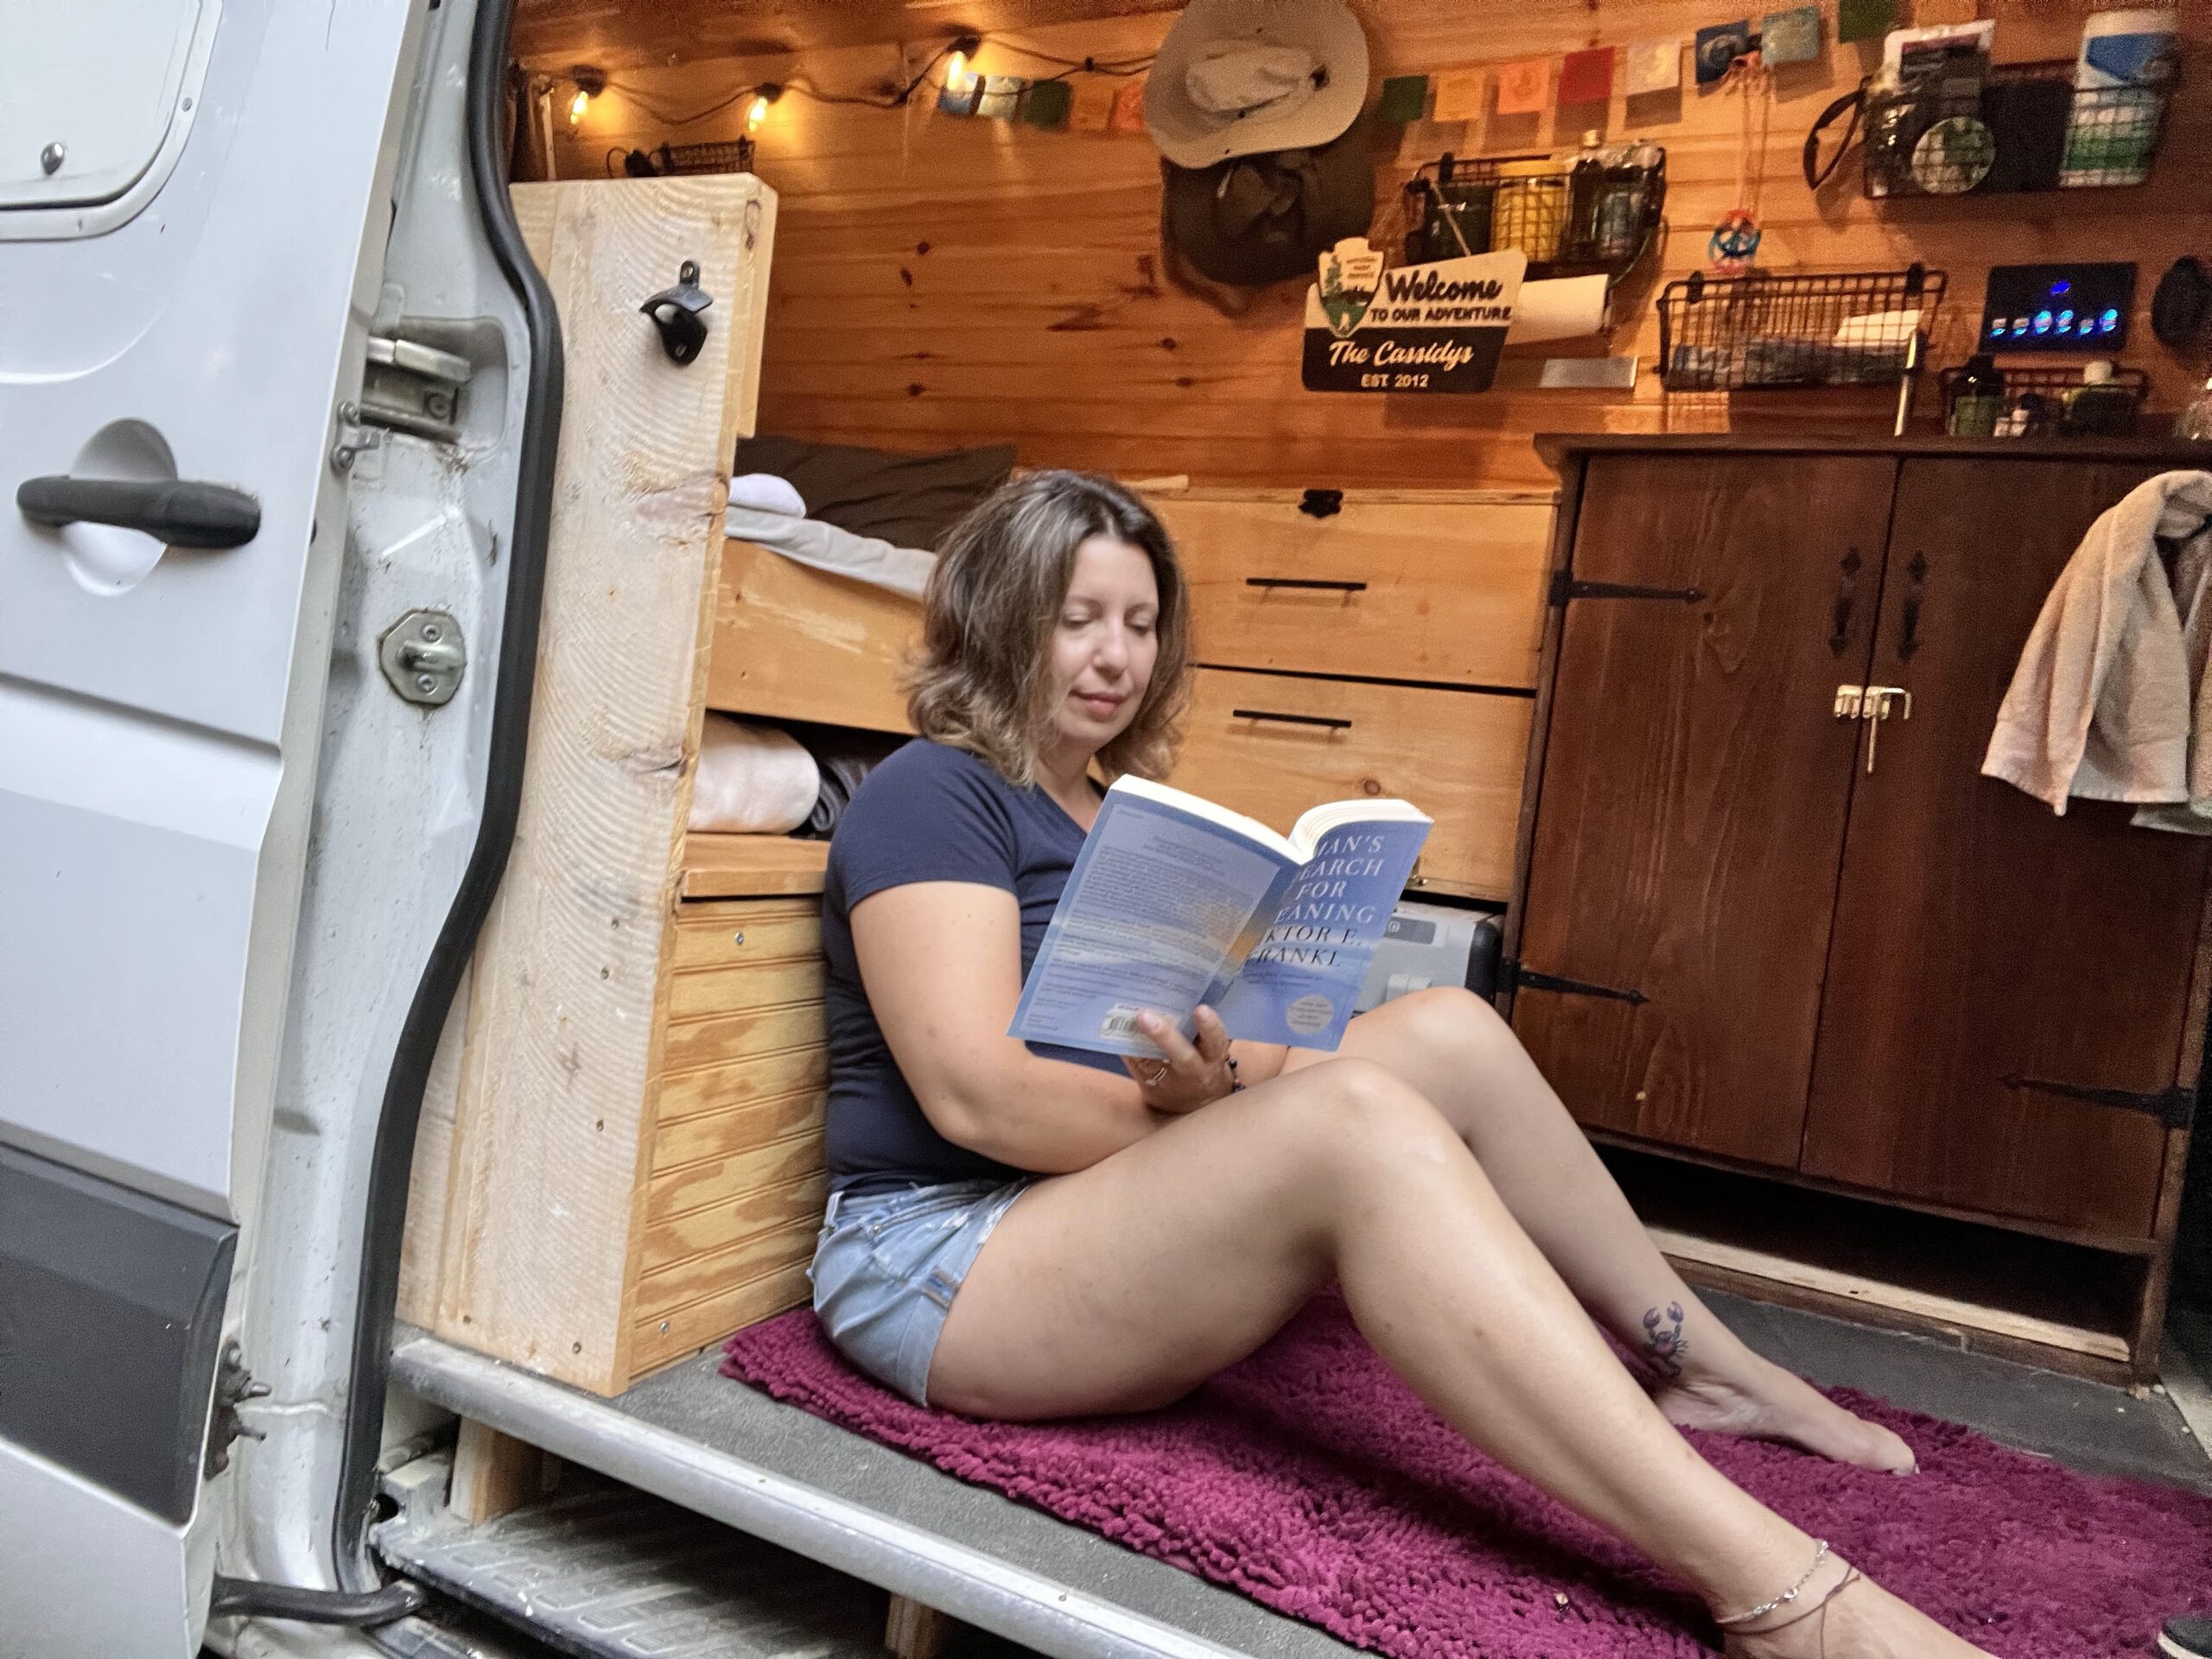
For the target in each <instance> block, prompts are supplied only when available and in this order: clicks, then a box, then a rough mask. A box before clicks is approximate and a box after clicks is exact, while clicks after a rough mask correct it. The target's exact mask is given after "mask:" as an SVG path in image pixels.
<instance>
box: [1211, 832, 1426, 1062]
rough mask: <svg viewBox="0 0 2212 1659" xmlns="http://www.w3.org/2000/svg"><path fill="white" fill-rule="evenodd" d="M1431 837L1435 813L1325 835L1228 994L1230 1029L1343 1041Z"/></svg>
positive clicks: (1275, 1039) (1308, 1041) (1269, 1038)
mask: <svg viewBox="0 0 2212 1659" xmlns="http://www.w3.org/2000/svg"><path fill="white" fill-rule="evenodd" d="M1427 838H1428V820H1427V819H1426V818H1421V819H1420V820H1419V821H1418V822H1408V821H1386V822H1383V823H1352V824H1346V825H1344V826H1343V827H1342V828H1340V829H1332V830H1329V831H1328V832H1327V833H1325V835H1323V836H1322V837H1321V839H1320V844H1319V846H1318V847H1317V848H1316V849H1314V853H1313V858H1312V859H1311V860H1310V861H1308V862H1307V863H1306V866H1305V868H1303V869H1301V870H1300V871H1299V873H1298V874H1297V876H1296V878H1295V879H1294V881H1293V883H1292V885H1291V887H1290V889H1289V891H1288V893H1286V894H1285V895H1284V897H1283V899H1282V902H1281V906H1278V908H1277V909H1276V910H1275V912H1274V925H1272V926H1270V927H1269V928H1268V930H1267V931H1266V932H1265V934H1264V935H1263V936H1262V938H1261V940H1260V943H1259V944H1258V945H1256V946H1255V948H1254V949H1253V950H1252V953H1251V955H1250V956H1249V957H1247V958H1246V959H1245V962H1244V966H1243V970H1242V971H1241V972H1240V973H1239V974H1238V975H1237V976H1236V983H1235V984H1234V985H1232V986H1230V988H1229V990H1228V992H1227V994H1226V995H1224V997H1223V998H1222V1001H1221V1017H1222V1021H1223V1023H1224V1025H1226V1026H1227V1027H1229V1034H1230V1036H1232V1037H1241V1038H1243V1039H1247V1040H1249V1041H1252V1042H1262V1043H1287V1044H1289V1045H1290V1046H1292V1047H1294V1048H1322V1049H1332V1048H1334V1047H1336V1046H1337V1045H1338V1043H1339V1042H1341V1041H1342V1040H1343V1039H1344V1027H1345V1026H1346V1024H1348V1023H1349V1022H1350V1020H1351V1009H1352V1004H1353V1002H1354V1001H1357V999H1358V996H1359V988H1360V986H1361V985H1362V984H1363V982H1365V980H1366V978H1367V965H1368V963H1370V962H1371V961H1372V960H1373V959H1374V957H1375V946H1376V942H1377V941H1378V940H1379V939H1381V938H1382V937H1383V929H1384V928H1386V927H1387V926H1389V922H1390V912H1391V911H1392V909H1393V908H1394V907H1395V906H1396V904H1397V902H1398V898H1399V895H1400V894H1402V893H1403V892H1404V891H1405V887H1406V879H1407V877H1408V876H1410V875H1411V874H1413V868H1414V859H1415V858H1417V857H1419V856H1420V855H1421V843H1422V842H1425V841H1426V840H1427Z"/></svg>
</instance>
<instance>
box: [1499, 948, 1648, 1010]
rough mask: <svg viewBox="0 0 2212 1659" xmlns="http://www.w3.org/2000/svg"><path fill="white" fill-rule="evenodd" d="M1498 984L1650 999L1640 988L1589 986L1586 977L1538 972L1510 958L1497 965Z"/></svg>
mask: <svg viewBox="0 0 2212 1659" xmlns="http://www.w3.org/2000/svg"><path fill="white" fill-rule="evenodd" d="M1497 987H1498V988H1499V989H1500V990H1502V991H1558V992H1560V993H1562V994H1564V995H1567V996H1602V997H1605V998H1607V999H1609V1000H1610V1001H1615V1002H1629V1003H1644V1002H1649V1001H1650V1000H1651V999H1650V998H1649V997H1648V996H1646V995H1644V994H1643V992H1642V991H1624V990H1621V989H1619V988H1617V987H1615V986H1611V985H1592V984H1591V983H1589V982H1587V981H1586V980H1580V979H1562V978H1561V977H1560V976H1559V975H1557V974H1544V973H1539V972H1537V971H1536V969H1534V968H1529V967H1524V966H1523V965H1522V963H1520V962H1518V961H1516V959H1515V958H1513V957H1506V958H1505V959H1504V960H1503V961H1502V962H1500V963H1498V964H1497Z"/></svg>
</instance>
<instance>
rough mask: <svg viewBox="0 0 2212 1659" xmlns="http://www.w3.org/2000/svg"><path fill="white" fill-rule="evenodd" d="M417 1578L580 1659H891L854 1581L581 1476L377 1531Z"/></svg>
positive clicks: (870, 1599) (383, 1545) (379, 1544)
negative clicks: (478, 1518)
mask: <svg viewBox="0 0 2212 1659" xmlns="http://www.w3.org/2000/svg"><path fill="white" fill-rule="evenodd" d="M373 1536H374V1541H375V1544H376V1548H377V1551H378V1554H381V1555H382V1556H383V1557H384V1558H385V1560H387V1561H389V1562H390V1563H391V1566H392V1567H394V1568H396V1569H397V1570H398V1571H399V1572H401V1573H404V1574H405V1575H406V1576H407V1577H409V1578H411V1579H416V1580H420V1581H421V1582H423V1583H424V1584H427V1585H429V1586H433V1587H434V1588H435V1589H437V1590H440V1591H442V1592H444V1593H445V1594H447V1595H448V1596H451V1597H452V1598H454V1599H455V1600H457V1601H460V1602H461V1603H463V1604H465V1605H468V1606H472V1607H475V1608H477V1609H480V1611H484V1612H486V1613H490V1614H492V1615H493V1616H494V1617H496V1618H500V1619H503V1620H505V1622H507V1623H509V1624H513V1625H514V1626H516V1627H517V1628H518V1629H520V1630H527V1631H528V1632H529V1633H530V1634H531V1636H532V1637H536V1638H537V1640H538V1641H540V1642H542V1643H545V1644H546V1645H547V1646H548V1647H550V1648H553V1649H557V1650H558V1651H560V1652H562V1653H565V1654H572V1655H575V1656H576V1659H647V1656H651V1659H861V1656H868V1659H880V1656H881V1654H882V1652H883V1619H884V1602H883V1598H882V1597H881V1596H880V1595H879V1594H877V1593H876V1592H873V1591H871V1590H869V1589H868V1588H867V1587H866V1586H862V1585H859V1584H856V1583H855V1581H854V1580H851V1579H849V1578H847V1577H846V1576H845V1575H844V1574H842V1573H837V1572H835V1571H832V1570H831V1569H830V1568H829V1567H823V1566H821V1565H819V1564H817V1563H816V1562H813V1561H810V1560H805V1559H804V1558H803V1557H801V1556H798V1555H794V1554H791V1552H789V1551H788V1550H783V1549H779V1548H776V1547H775V1546H774V1545H773V1544H769V1543H764V1542H762V1541H760V1540H759V1539H756V1538H750V1537H747V1535H745V1534H743V1533H741V1532H735V1531H733V1530H732V1529H729V1528H728V1527H725V1526H723V1525H721V1523H720V1522H715V1521H710V1520H709V1519H707V1518H706V1517H705V1516H699V1515H696V1514H694V1513H693V1512H692V1511H690V1510H686V1509H682V1508H679V1507H678V1506H677V1505H676V1504H673V1503H664V1502H663V1501H662V1500H661V1499H659V1498H657V1497H652V1496H651V1495H649V1494H647V1493H645V1492H641V1491H637V1490H636V1489H635V1488H632V1487H628V1486H624V1485H621V1484H618V1483H617V1482H614V1481H611V1480H608V1479H606V1478H604V1477H601V1476H598V1475H594V1474H593V1473H591V1472H590V1471H588V1470H584V1469H579V1468H576V1467H574V1466H573V1465H572V1466H570V1467H569V1468H568V1469H567V1470H566V1471H563V1476H562V1481H561V1486H560V1490H559V1491H556V1493H554V1494H553V1495H552V1496H551V1497H548V1498H545V1499H543V1500H541V1501H540V1502H537V1503H532V1504H530V1505H528V1506H526V1507H524V1508H523V1509H519V1510H515V1511H513V1512H512V1514H508V1515H504V1516H499V1518H498V1519H496V1520H493V1521H487V1522H484V1523H482V1524H481V1525H479V1526H470V1525H468V1524H467V1522H463V1521H462V1520H461V1518H460V1517H459V1516H456V1515H454V1513H453V1512H452V1511H451V1510H443V1509H439V1510H435V1511H434V1512H432V1513H431V1514H430V1515H429V1516H428V1517H427V1518H416V1517H415V1516H410V1515H409V1514H408V1513H406V1512H404V1511H403V1512H402V1513H401V1514H400V1515H398V1516H394V1517H393V1518H392V1519H391V1520H390V1521H387V1522H384V1523H383V1524H381V1525H380V1526H378V1528H377V1529H376V1531H375V1533H374V1535H373Z"/></svg>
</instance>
